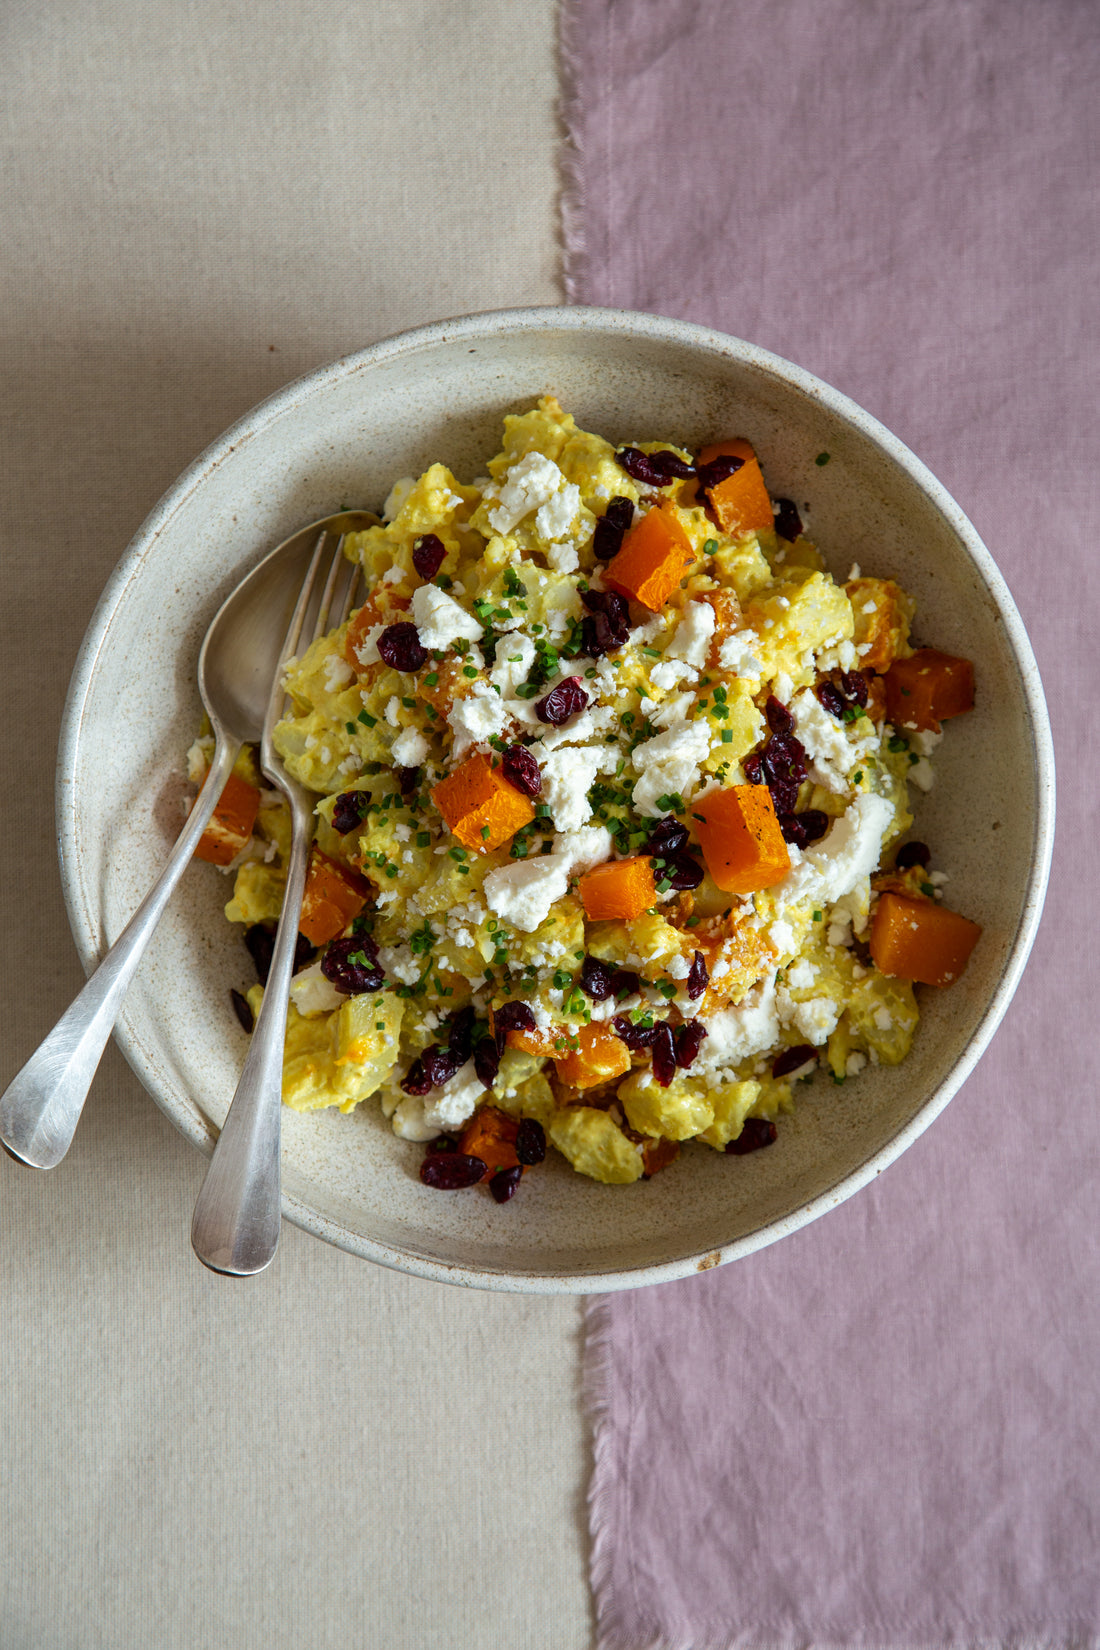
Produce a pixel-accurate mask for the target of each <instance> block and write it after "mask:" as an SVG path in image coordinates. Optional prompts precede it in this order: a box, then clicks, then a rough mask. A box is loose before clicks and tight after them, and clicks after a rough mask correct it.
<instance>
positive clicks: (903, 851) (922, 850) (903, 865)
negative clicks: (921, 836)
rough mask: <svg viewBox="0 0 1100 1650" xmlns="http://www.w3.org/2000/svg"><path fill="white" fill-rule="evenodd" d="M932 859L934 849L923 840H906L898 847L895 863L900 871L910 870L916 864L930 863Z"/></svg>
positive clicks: (925, 864)
mask: <svg viewBox="0 0 1100 1650" xmlns="http://www.w3.org/2000/svg"><path fill="white" fill-rule="evenodd" d="M931 859H932V851H931V849H930V848H928V847H926V846H925V844H924V843H923V842H904V843H903V844H902V846H901V847H900V848H899V849H898V852H897V858H896V859H895V860H894V864H895V865H896V866H897V868H898V870H899V871H908V870H911V869H912V867H913V866H914V865H924V866H927V865H929V864H930V863H931Z"/></svg>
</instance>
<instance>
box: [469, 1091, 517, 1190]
mask: <svg viewBox="0 0 1100 1650" xmlns="http://www.w3.org/2000/svg"><path fill="white" fill-rule="evenodd" d="M518 1133H519V1118H518V1117H509V1116H508V1114H507V1112H503V1111H499V1110H498V1109H497V1107H496V1106H483V1107H482V1108H481V1110H480V1111H477V1112H475V1113H474V1115H473V1116H472V1117H471V1118H470V1121H469V1122H468V1123H467V1124H466V1126H465V1128H464V1129H463V1131H462V1133H461V1134H460V1135H459V1137H458V1149H459V1151H460V1152H463V1153H465V1155H466V1156H467V1157H480V1159H481V1161H482V1162H483V1163H484V1164H485V1167H486V1168H487V1169H488V1171H489V1173H490V1174H492V1173H493V1171H494V1169H514V1168H516V1167H517V1165H518V1164H519V1158H518V1157H517V1156H516V1135H517V1134H518Z"/></svg>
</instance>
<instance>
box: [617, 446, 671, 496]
mask: <svg viewBox="0 0 1100 1650" xmlns="http://www.w3.org/2000/svg"><path fill="white" fill-rule="evenodd" d="M615 461H616V463H617V464H618V465H619V466H620V467H621V468H622V469H624V470H625V471H626V473H627V475H628V476H631V477H632V478H633V479H634V480H635V481H640V482H641V483H642V486H643V487H667V486H668V477H667V476H665V475H663V474H662V473H661V471H660V469H659V468H658V467H657V465H656V464H654V462H653V459H652V458H651V456H650V455H649V454H648V453H643V452H642V451H641V450H640V449H639V448H638V447H622V448H620V450H619V451H618V452H617V453H616V454H615Z"/></svg>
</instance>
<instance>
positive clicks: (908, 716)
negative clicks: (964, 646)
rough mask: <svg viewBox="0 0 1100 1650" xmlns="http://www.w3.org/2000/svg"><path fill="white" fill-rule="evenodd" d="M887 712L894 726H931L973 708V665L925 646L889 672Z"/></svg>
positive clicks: (887, 678)
mask: <svg viewBox="0 0 1100 1650" xmlns="http://www.w3.org/2000/svg"><path fill="white" fill-rule="evenodd" d="M885 681H886V714H887V716H888V717H889V718H890V721H891V722H893V723H894V725H895V727H902V728H905V727H915V728H922V729H928V728H930V729H932V731H933V732H935V733H938V732H939V728H940V723H941V722H946V721H947V719H948V718H949V717H951V716H961V715H962V714H963V712H964V711H968V710H972V709H973V708H974V666H973V665H972V664H971V662H970V660H969V659H956V658H954V657H953V656H952V655H951V654H950V653H938V652H937V651H936V649H935V648H934V647H922V648H919V649H918V650H917V652H916V653H914V654H912V655H911V656H910V657H909V658H908V659H897V660H896V661H895V662H894V663H893V664H892V665H891V666H890V669H889V670H888V671H887V672H886V677H885Z"/></svg>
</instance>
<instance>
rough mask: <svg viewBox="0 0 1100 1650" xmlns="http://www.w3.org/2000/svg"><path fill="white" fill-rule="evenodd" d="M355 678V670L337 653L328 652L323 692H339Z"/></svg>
mask: <svg viewBox="0 0 1100 1650" xmlns="http://www.w3.org/2000/svg"><path fill="white" fill-rule="evenodd" d="M354 680H355V672H354V670H352V668H351V666H350V665H349V664H348V662H347V660H346V659H345V658H344V657H343V655H342V654H339V653H330V654H329V655H328V657H327V659H326V660H325V692H326V693H339V691H340V689H341V688H346V687H347V685H348V683H349V682H352V681H354Z"/></svg>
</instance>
